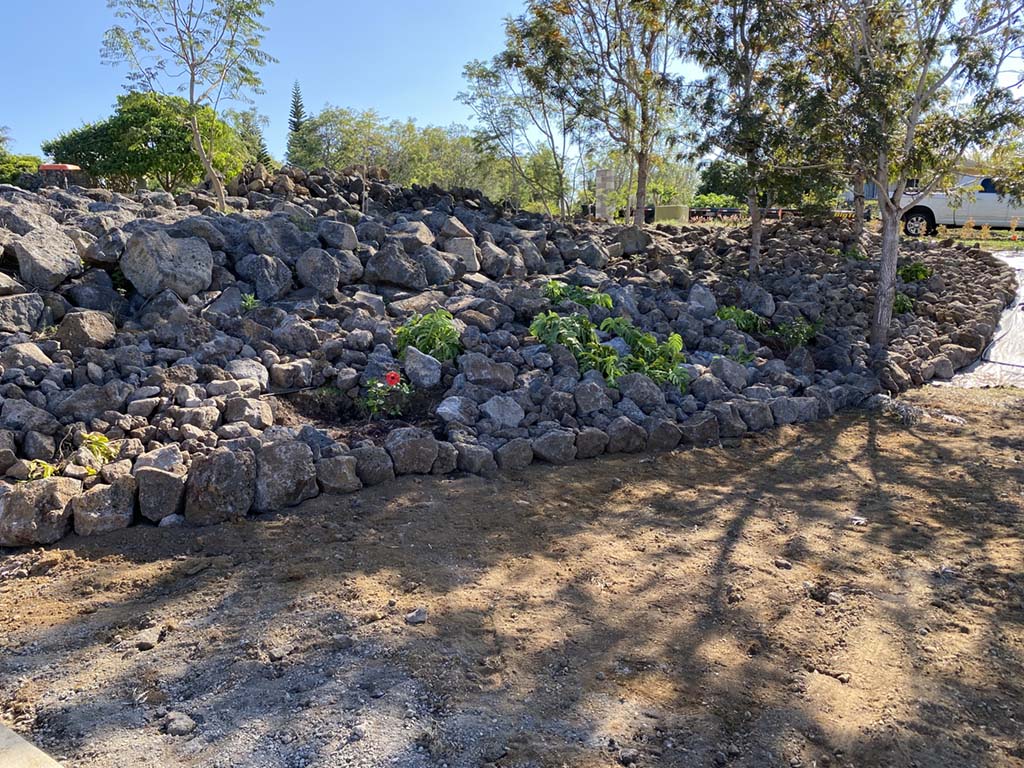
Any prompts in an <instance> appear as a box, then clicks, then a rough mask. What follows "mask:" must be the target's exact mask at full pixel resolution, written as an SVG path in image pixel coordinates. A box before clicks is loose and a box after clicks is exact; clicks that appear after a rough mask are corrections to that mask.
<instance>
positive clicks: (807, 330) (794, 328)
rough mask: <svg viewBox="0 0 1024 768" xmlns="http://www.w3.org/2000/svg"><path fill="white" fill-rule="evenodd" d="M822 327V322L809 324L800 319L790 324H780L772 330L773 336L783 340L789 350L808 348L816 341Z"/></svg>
mask: <svg viewBox="0 0 1024 768" xmlns="http://www.w3.org/2000/svg"><path fill="white" fill-rule="evenodd" d="M821 326H822V324H821V321H817V322H814V323H809V322H807V320H805V319H804V318H802V317H798V318H797V319H796V320H791V321H790V322H788V323H779V324H778V325H776V326H775V328H773V329H772V331H771V335H772V336H775V337H776V338H778V339H779V340H781V341H782V343H783V344H785V345H786V348H787V349H796V348H797V347H806V346H807V345H808V344H810V343H811V342H812V341H814V339H815V337H816V336H817V335H818V331H820V330H821Z"/></svg>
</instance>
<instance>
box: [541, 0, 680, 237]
mask: <svg viewBox="0 0 1024 768" xmlns="http://www.w3.org/2000/svg"><path fill="white" fill-rule="evenodd" d="M675 5H676V3H674V2H672V1H671V0H530V2H529V3H528V6H527V13H526V19H525V24H524V25H523V26H522V35H523V38H524V40H526V41H527V43H528V44H529V45H531V46H533V47H534V48H535V49H536V50H537V51H538V52H539V53H541V55H542V58H541V61H542V68H543V71H545V72H547V73H549V80H550V82H553V83H558V84H559V87H560V88H564V92H563V93H561V94H560V95H561V96H562V97H563V98H565V99H566V100H567V102H568V103H569V104H571V105H572V107H573V109H574V110H575V111H576V112H578V113H579V114H580V115H582V116H585V117H587V118H589V119H592V120H594V121H596V122H597V123H599V124H600V125H601V126H602V127H603V129H604V130H605V131H606V132H607V134H608V136H609V138H610V139H611V140H612V141H614V142H615V143H616V144H617V145H618V146H619V147H620V148H621V149H622V150H623V152H624V153H625V154H626V155H627V156H628V157H629V158H630V159H631V161H632V162H633V163H634V164H635V166H636V212H635V214H634V224H635V225H636V226H641V225H642V224H643V223H644V206H645V205H646V202H647V182H648V178H649V175H650V166H651V159H652V155H653V152H654V147H655V146H656V144H657V142H658V139H659V137H660V136H661V135H662V133H663V131H664V129H665V127H666V115H667V114H668V113H669V112H670V111H671V95H672V94H673V93H674V91H675V89H676V86H677V79H676V78H675V77H674V76H673V75H672V69H673V66H674V64H675V63H676V61H677V57H676V52H677V43H678V32H679V26H678V19H677V14H676V13H675V8H674V6H675Z"/></svg>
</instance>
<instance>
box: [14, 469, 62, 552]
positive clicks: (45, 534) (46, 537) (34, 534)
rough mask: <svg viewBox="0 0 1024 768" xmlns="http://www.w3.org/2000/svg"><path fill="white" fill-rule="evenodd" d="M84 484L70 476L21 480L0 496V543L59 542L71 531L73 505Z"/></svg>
mask: <svg viewBox="0 0 1024 768" xmlns="http://www.w3.org/2000/svg"><path fill="white" fill-rule="evenodd" d="M81 492H82V484H81V483H80V482H79V481H78V480H73V479H71V478H69V477H50V478H47V479H45V480H33V481H31V482H27V483H21V484H19V485H17V486H15V487H14V488H12V489H11V490H10V491H8V492H7V493H6V494H4V495H3V496H2V497H0V546H4V547H28V546H33V545H35V544H52V543H53V542H55V541H60V539H62V538H64V536H66V535H67V534H68V533H69V532H70V530H71V524H72V523H71V517H72V507H71V503H72V501H74V499H75V497H76V496H78V495H79V494H80V493H81Z"/></svg>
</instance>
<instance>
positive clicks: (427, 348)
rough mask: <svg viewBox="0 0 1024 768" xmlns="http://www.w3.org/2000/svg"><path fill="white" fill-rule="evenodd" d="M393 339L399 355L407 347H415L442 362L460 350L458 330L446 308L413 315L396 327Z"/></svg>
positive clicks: (456, 354) (455, 355)
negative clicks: (396, 330) (399, 326)
mask: <svg viewBox="0 0 1024 768" xmlns="http://www.w3.org/2000/svg"><path fill="white" fill-rule="evenodd" d="M395 340H396V343H397V344H398V354H399V356H402V355H404V354H405V350H407V349H408V348H409V347H416V349H418V350H419V351H420V352H422V353H423V354H425V355H430V356H431V357H434V358H436V359H438V360H440V361H442V362H444V361H445V360H454V359H455V358H456V357H458V355H459V353H460V352H462V343H461V342H460V341H459V331H458V329H456V327H455V323H454V318H453V317H452V313H451V312H449V311H448V310H446V309H435V310H434V311H433V312H428V313H427V314H425V315H413V316H412V317H411V318H409V319H408V320H407V321H406V322H405V323H404V324H403V325H402V327H401V328H399V329H398V332H397V333H396V334H395Z"/></svg>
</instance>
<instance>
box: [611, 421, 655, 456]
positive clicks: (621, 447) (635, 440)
mask: <svg viewBox="0 0 1024 768" xmlns="http://www.w3.org/2000/svg"><path fill="white" fill-rule="evenodd" d="M646 445H647V431H646V430H645V429H644V428H643V427H641V426H640V425H639V424H636V423H634V422H633V421H632V420H631V419H628V418H626V417H625V416H619V418H617V419H615V421H613V422H612V423H611V424H609V425H608V453H639V452H640V451H642V450H643V449H644V447H645V446H646Z"/></svg>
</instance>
